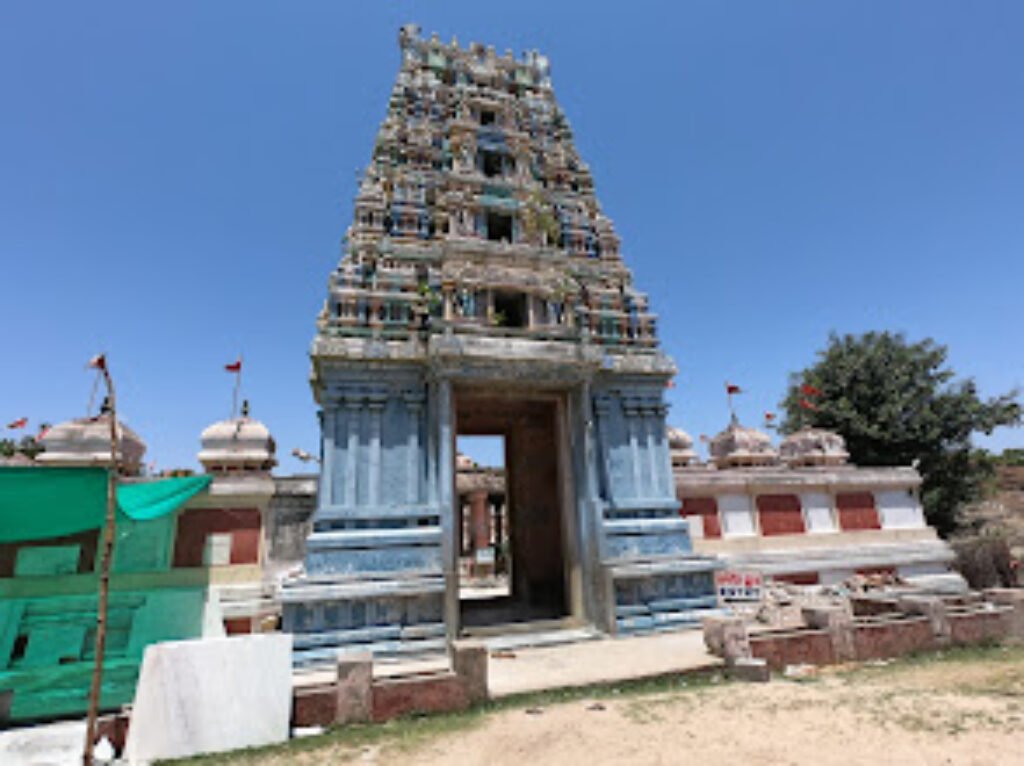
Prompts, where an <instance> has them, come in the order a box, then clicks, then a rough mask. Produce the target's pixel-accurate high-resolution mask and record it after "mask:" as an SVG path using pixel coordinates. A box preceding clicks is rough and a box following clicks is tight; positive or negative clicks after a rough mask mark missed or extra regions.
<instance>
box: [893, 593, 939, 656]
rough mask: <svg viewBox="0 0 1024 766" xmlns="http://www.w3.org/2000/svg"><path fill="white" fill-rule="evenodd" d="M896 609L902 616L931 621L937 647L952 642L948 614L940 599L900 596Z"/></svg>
mask: <svg viewBox="0 0 1024 766" xmlns="http://www.w3.org/2000/svg"><path fill="white" fill-rule="evenodd" d="M897 607H898V608H899V610H900V611H901V612H903V613H904V614H918V615H923V616H925V617H927V618H928V619H929V620H930V621H931V626H932V632H933V634H934V637H935V642H936V643H937V644H938V645H940V646H943V645H946V644H948V643H949V642H950V641H951V640H952V630H951V628H950V625H949V614H948V610H947V608H946V604H945V603H944V602H943V601H942V599H940V598H937V597H935V596H902V597H901V598H900V599H899V601H898V602H897Z"/></svg>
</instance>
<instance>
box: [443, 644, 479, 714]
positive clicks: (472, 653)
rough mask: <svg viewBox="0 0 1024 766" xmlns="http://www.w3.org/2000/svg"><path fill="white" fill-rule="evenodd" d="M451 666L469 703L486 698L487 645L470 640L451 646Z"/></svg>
mask: <svg viewBox="0 0 1024 766" xmlns="http://www.w3.org/2000/svg"><path fill="white" fill-rule="evenodd" d="M452 668H453V669H454V671H455V675H457V676H458V677H459V679H460V680H461V681H462V683H463V685H464V686H465V689H466V697H467V698H468V699H469V701H470V702H471V703H477V702H484V701H486V700H487V697H488V692H487V647H486V646H484V645H483V644H477V643H474V642H471V641H458V642H456V643H455V644H453V646H452Z"/></svg>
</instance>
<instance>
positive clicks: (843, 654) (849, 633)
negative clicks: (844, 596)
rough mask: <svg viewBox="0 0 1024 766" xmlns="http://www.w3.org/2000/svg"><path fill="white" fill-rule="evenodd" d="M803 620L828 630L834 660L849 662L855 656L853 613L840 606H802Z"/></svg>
mask: <svg viewBox="0 0 1024 766" xmlns="http://www.w3.org/2000/svg"><path fill="white" fill-rule="evenodd" d="M802 613H803V618H804V622H806V623H807V625H808V626H810V627H812V628H819V629H821V630H826V631H828V634H829V638H830V639H831V641H832V652H833V655H834V659H835V661H836V662H849V661H852V660H854V659H855V658H856V654H857V652H856V647H855V646H854V640H853V615H852V614H851V613H850V611H849V610H848V609H844V608H842V607H837V606H836V607H826V606H819V607H804V609H803V610H802Z"/></svg>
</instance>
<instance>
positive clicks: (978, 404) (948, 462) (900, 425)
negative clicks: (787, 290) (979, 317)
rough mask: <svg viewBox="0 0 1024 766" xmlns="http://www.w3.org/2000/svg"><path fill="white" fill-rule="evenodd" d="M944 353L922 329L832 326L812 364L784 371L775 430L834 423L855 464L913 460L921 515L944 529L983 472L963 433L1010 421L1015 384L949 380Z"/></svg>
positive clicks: (986, 471) (973, 494)
mask: <svg viewBox="0 0 1024 766" xmlns="http://www.w3.org/2000/svg"><path fill="white" fill-rule="evenodd" d="M947 356H948V352H947V349H946V347H945V346H942V345H939V344H937V343H936V342H935V341H933V340H932V339H930V338H927V339H925V340H923V341H920V342H917V343H908V342H907V339H906V338H905V337H904V335H903V334H902V333H889V332H881V333H879V332H869V333H866V334H864V335H843V336H838V335H836V334H835V333H833V334H832V335H830V336H829V341H828V346H827V347H826V348H825V349H824V350H822V351H819V352H818V359H817V361H816V362H815V364H813V365H812V366H810V367H808V368H807V369H805V370H802V371H800V372H797V373H794V374H793V375H791V376H790V386H789V391H788V393H787V395H786V398H785V399H784V400H783V403H782V409H783V410H784V411H785V419H784V420H783V423H782V425H781V430H782V431H783V432H784V433H792V432H793V431H796V430H798V429H800V428H802V427H804V426H816V427H819V428H827V429H831V430H833V431H837V432H838V433H840V434H842V436H843V437H844V438H845V439H846V445H847V449H848V450H849V452H850V457H851V459H852V460H853V462H855V463H857V464H859V465H879V466H886V465H889V466H892V465H910V464H913V463H915V462H917V464H918V468H919V470H920V471H921V475H922V477H923V479H924V483H923V486H922V492H921V500H922V503H923V505H924V509H925V514H926V516H927V517H928V520H929V522H930V523H931V524H933V525H934V526H935V527H936V528H937V529H938V530H939V531H940V532H941V533H942V534H949V533H950V532H952V531H953V530H954V529H955V528H956V526H957V520H958V514H959V511H960V509H961V507H962V506H963V505H964V504H965V503H969V502H971V501H973V500H976V499H978V498H979V497H980V496H981V495H982V494H983V491H984V488H985V486H986V483H987V482H988V480H989V479H990V478H991V476H992V472H993V464H992V459H991V457H989V456H988V455H987V453H985V452H984V451H983V450H976V449H974V448H973V447H972V446H971V436H972V434H974V433H976V432H981V433H986V434H988V433H991V432H992V431H993V430H994V429H995V428H997V427H998V426H1011V425H1019V424H1020V423H1021V419H1022V410H1021V404H1020V402H1019V401H1018V398H1017V397H1018V392H1017V391H1016V390H1014V391H1011V392H1009V393H1007V394H1003V395H1002V396H997V397H994V398H991V399H982V398H981V397H980V396H979V395H978V390H977V387H976V385H975V383H974V381H973V380H971V379H970V378H968V379H962V380H956V379H955V377H956V376H955V374H954V373H953V371H952V370H950V369H949V368H948V367H947V366H946V358H947Z"/></svg>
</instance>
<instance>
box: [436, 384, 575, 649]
mask: <svg viewBox="0 0 1024 766" xmlns="http://www.w3.org/2000/svg"><path fill="white" fill-rule="evenodd" d="M455 412H456V434H457V436H456V448H457V456H456V460H457V464H456V492H455V497H456V503H455V505H456V508H455V511H456V516H455V536H456V545H455V548H456V550H457V551H458V553H459V562H458V565H459V566H458V576H459V622H460V627H461V632H462V633H479V632H489V631H490V629H494V630H495V632H497V631H499V630H501V629H509V628H510V627H512V626H514V625H516V624H522V623H537V622H540V621H560V620H564V619H565V618H567V617H570V616H572V615H573V614H578V611H577V610H576V609H574V608H573V603H574V602H576V601H578V599H576V598H573V593H572V591H573V590H574V588H573V585H572V583H573V579H574V578H573V576H572V572H573V569H574V568H573V566H572V564H573V562H574V552H573V550H572V545H571V544H570V541H571V539H572V536H571V534H570V530H571V526H572V516H571V514H570V513H567V509H569V508H571V507H572V495H571V489H570V487H569V486H568V482H567V480H566V477H567V468H568V464H569V460H568V459H567V446H566V444H565V428H564V426H563V422H562V418H563V417H564V406H563V401H562V398H561V397H558V396H555V395H549V396H543V395H537V396H528V397H524V396H510V395H509V396H506V395H500V394H493V393H486V392H483V391H477V390H473V389H469V390H464V391H463V390H456V396H455ZM480 447H482V448H483V449H482V450H481V449H479V448H480ZM463 449H464V450H465V451H464V452H463ZM458 453H462V454H461V456H460V455H459V454H458ZM474 453H475V454H476V455H477V457H474ZM488 454H489V455H491V457H490V459H488V458H487V455H488ZM481 455H482V456H483V457H482V458H481V457H479V456H481ZM467 458H468V459H467ZM471 461H472V462H475V463H476V465H475V466H473V465H471ZM488 462H490V463H492V464H493V465H492V466H486V465H484V464H485V463H488ZM499 468H503V469H504V470H503V471H500V470H498V469H499ZM498 476H500V477H501V479H503V482H501V481H497V480H496V479H497V477H498ZM502 484H503V487H502ZM502 489H503V490H504V491H503V492H502V491H501V490H502ZM467 537H468V538H469V539H468V540H467Z"/></svg>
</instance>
